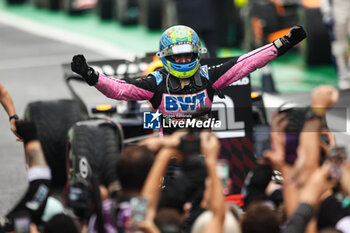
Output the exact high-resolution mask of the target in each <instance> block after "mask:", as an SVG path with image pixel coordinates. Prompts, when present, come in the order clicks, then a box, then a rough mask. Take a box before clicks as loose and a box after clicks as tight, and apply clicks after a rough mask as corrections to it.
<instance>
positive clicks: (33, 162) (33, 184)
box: [0, 120, 51, 232]
mask: <svg viewBox="0 0 350 233" xmlns="http://www.w3.org/2000/svg"><path fill="white" fill-rule="evenodd" d="M15 124H16V134H17V135H18V136H19V138H20V139H21V140H23V143H24V153H25V156H26V159H27V163H28V164H27V165H28V180H29V186H28V188H27V191H26V193H25V194H24V195H23V197H22V199H21V200H20V201H19V202H18V204H17V205H16V206H15V207H14V208H13V209H12V210H11V211H10V212H9V213H8V214H7V215H6V216H5V217H4V218H0V232H10V231H13V230H14V229H15V227H16V218H17V217H20V218H21V219H22V221H21V225H23V224H24V223H25V222H26V223H27V224H31V223H34V224H36V225H40V224H42V215H43V213H44V210H45V207H46V203H47V199H48V197H49V195H50V192H51V171H50V168H49V166H48V165H47V163H46V160H45V156H44V153H43V151H42V148H41V143H40V141H39V139H38V134H37V130H36V127H35V124H34V122H31V121H23V120H20V121H16V122H15ZM24 221H25V222H24ZM28 227H29V225H28Z"/></svg>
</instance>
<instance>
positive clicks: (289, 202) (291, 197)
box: [265, 113, 298, 218]
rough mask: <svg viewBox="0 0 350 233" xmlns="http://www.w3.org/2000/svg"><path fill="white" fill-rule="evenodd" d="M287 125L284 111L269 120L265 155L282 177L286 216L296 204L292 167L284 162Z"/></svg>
mask: <svg viewBox="0 0 350 233" xmlns="http://www.w3.org/2000/svg"><path fill="white" fill-rule="evenodd" d="M287 125H288V120H287V119H286V115H285V113H280V114H277V115H276V116H274V117H273V118H272V121H271V150H269V151H266V153H265V157H266V158H267V159H268V160H269V161H270V163H271V165H272V167H273V168H274V169H276V170H278V171H280V172H281V174H282V177H283V200H284V204H285V209H286V215H287V218H289V217H290V216H291V215H292V214H293V213H294V211H295V209H296V208H297V206H298V189H297V186H296V183H295V182H294V177H293V175H292V168H291V167H290V166H289V165H288V164H287V163H286V162H285V161H286V160H285V128H286V127H287Z"/></svg>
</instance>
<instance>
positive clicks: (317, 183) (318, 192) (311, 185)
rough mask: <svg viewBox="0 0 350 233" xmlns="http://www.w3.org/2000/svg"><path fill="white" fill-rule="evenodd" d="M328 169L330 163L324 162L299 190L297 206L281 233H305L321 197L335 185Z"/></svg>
mask: <svg viewBox="0 0 350 233" xmlns="http://www.w3.org/2000/svg"><path fill="white" fill-rule="evenodd" d="M330 167H331V165H330V163H329V162H325V163H324V164H323V165H322V166H321V167H320V168H318V169H317V170H316V171H315V172H314V173H313V174H312V175H311V177H309V180H308V182H306V184H305V185H304V186H303V187H302V188H301V189H300V197H299V205H298V207H297V209H296V211H295V212H294V213H293V216H292V217H291V219H290V221H289V222H288V223H287V227H286V228H285V229H284V230H283V233H294V232H305V229H306V227H307V224H308V223H309V221H310V220H311V218H312V217H313V216H314V213H315V212H316V211H317V208H318V206H319V204H320V202H321V200H322V196H323V195H324V194H326V192H327V191H328V190H330V189H331V188H332V187H334V185H335V183H336V181H335V180H332V179H330V177H331V176H330Z"/></svg>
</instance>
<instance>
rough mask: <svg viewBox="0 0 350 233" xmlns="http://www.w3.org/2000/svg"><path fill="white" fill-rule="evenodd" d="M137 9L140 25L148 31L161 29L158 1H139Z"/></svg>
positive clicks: (159, 3) (159, 4)
mask: <svg viewBox="0 0 350 233" xmlns="http://www.w3.org/2000/svg"><path fill="white" fill-rule="evenodd" d="M141 4H142V6H141ZM139 9H140V17H139V18H140V20H139V21H140V23H141V24H143V25H145V26H146V27H147V28H148V29H149V30H159V29H161V26H162V25H161V2H160V1H159V0H146V1H144V0H141V1H139Z"/></svg>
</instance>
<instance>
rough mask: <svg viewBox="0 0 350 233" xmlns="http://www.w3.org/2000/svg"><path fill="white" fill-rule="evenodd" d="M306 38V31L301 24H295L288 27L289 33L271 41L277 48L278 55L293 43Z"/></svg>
mask: <svg viewBox="0 0 350 233" xmlns="http://www.w3.org/2000/svg"><path fill="white" fill-rule="evenodd" d="M305 38H306V32H305V30H304V28H303V27H302V26H299V25H296V26H293V27H291V28H290V30H289V34H288V35H285V36H283V37H281V38H279V39H277V40H275V41H274V42H273V44H274V45H275V47H276V48H277V50H278V56H281V55H283V54H285V53H286V52H287V51H288V50H289V49H291V48H293V46H294V45H296V44H298V43H299V42H300V41H302V40H304V39H305Z"/></svg>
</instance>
